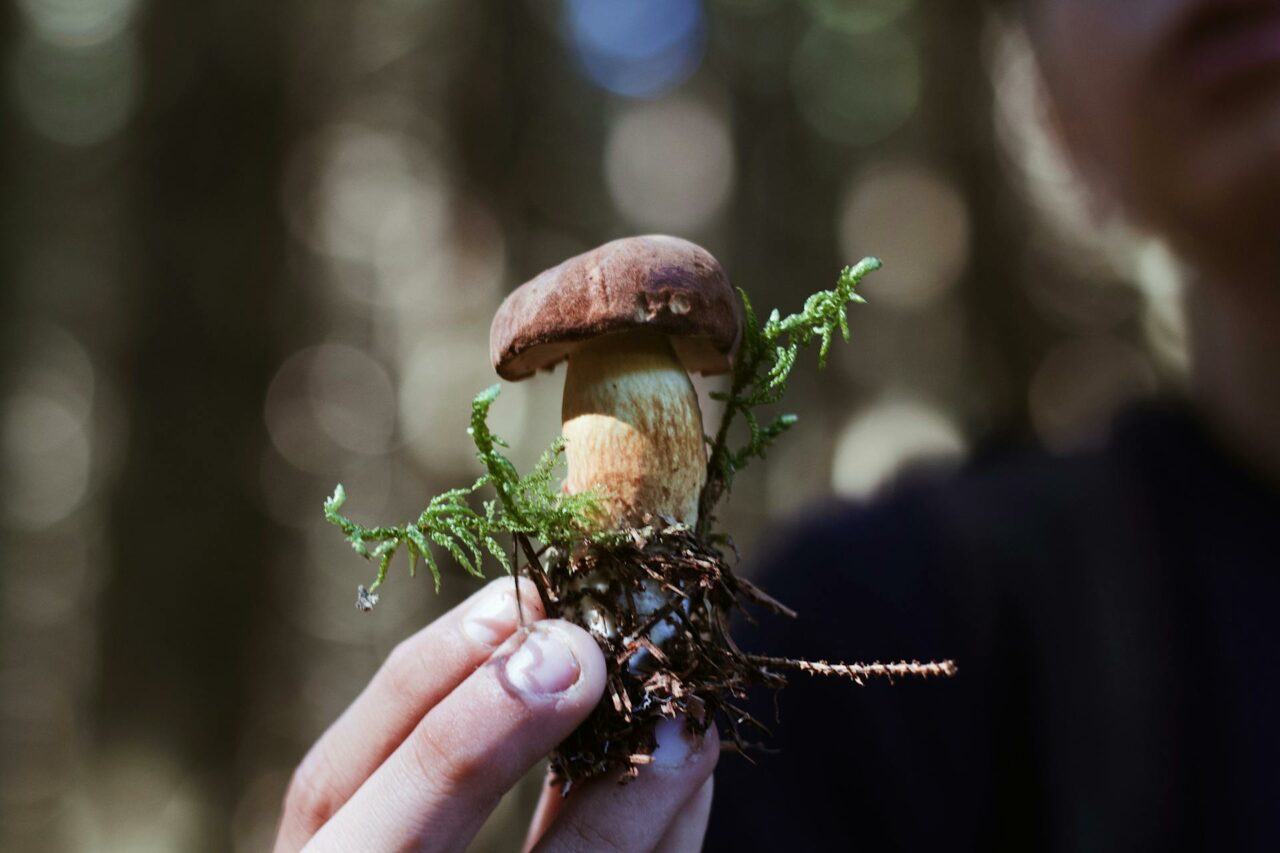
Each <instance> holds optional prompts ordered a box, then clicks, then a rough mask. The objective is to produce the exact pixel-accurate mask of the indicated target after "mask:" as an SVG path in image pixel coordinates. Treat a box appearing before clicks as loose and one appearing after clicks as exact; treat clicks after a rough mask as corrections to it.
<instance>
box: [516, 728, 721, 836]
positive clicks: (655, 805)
mask: <svg viewBox="0 0 1280 853" xmlns="http://www.w3.org/2000/svg"><path fill="white" fill-rule="evenodd" d="M684 728H685V724H684V721H683V720H666V719H664V720H660V721H659V722H658V726H657V729H656V730H655V732H654V734H655V736H656V737H657V740H658V748H657V750H655V751H654V754H653V762H652V763H651V764H648V765H645V766H644V767H641V768H640V774H639V775H638V776H637V777H636V778H635V779H633V780H631V781H630V782H628V783H627V784H625V785H619V784H618V783H616V782H614V781H612V780H609V779H598V780H596V781H594V782H592V783H591V784H589V785H587V786H586V787H584V788H582V789H579V790H578V791H575V792H574V794H573V796H571V797H569V798H568V799H567V800H565V801H564V803H563V805H561V807H560V814H559V815H558V816H557V817H556V819H555V821H554V822H553V823H552V824H551V826H550V827H549V828H548V829H547V832H546V834H545V835H544V836H543V837H542V838H541V839H540V840H539V841H538V844H537V845H536V846H535V847H534V850H535V851H537V853H552V851H554V853H576V851H592V850H601V849H607V850H610V851H618V853H629V851H649V850H652V849H653V848H654V847H656V846H657V844H658V842H659V841H661V840H662V839H663V836H664V835H665V833H666V832H667V830H668V829H669V828H670V827H671V826H672V824H673V821H675V820H676V817H677V815H679V814H680V811H681V809H682V808H683V807H684V805H685V803H687V802H688V801H689V800H690V799H691V798H692V797H693V796H694V794H695V793H697V792H698V789H699V788H701V787H702V785H703V783H705V782H706V781H707V779H709V778H710V777H711V773H712V771H713V770H714V769H715V766H716V759H717V758H719V755H720V740H719V738H718V737H717V736H716V731H715V729H714V728H712V729H710V730H708V732H707V734H706V735H704V736H703V737H702V738H701V741H702V742H701V743H700V744H697V743H694V742H693V739H692V738H690V737H689V736H688V735H686V733H685V731H684Z"/></svg>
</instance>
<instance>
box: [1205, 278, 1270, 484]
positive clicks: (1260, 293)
mask: <svg viewBox="0 0 1280 853" xmlns="http://www.w3.org/2000/svg"><path fill="white" fill-rule="evenodd" d="M1233 284H1234V283H1233V282H1229V281H1226V280H1214V279H1212V278H1207V279H1206V280H1202V281H1200V282H1198V283H1197V284H1196V286H1194V287H1192V288H1191V289H1190V294H1189V297H1188V304H1187V308H1188V314H1189V321H1190V328H1191V345H1192V364H1193V370H1192V384H1191V388H1192V397H1193V400H1194V402H1195V404H1196V406H1197V407H1198V409H1199V411H1200V413H1201V415H1202V416H1203V417H1204V419H1205V422H1206V423H1207V425H1208V427H1209V429H1210V430H1212V431H1213V432H1214V433H1215V434H1216V435H1217V436H1218V438H1219V439H1220V440H1221V441H1223V442H1224V443H1225V444H1226V446H1227V447H1228V448H1229V450H1230V451H1231V452H1233V453H1234V454H1236V455H1237V456H1239V457H1240V458H1241V459H1243V460H1244V461H1245V462H1246V463H1249V464H1250V465H1252V466H1253V467H1254V468H1255V469H1256V470H1257V471H1258V472H1259V473H1260V474H1262V476H1264V477H1265V478H1266V479H1268V480H1269V481H1271V482H1272V483H1277V484H1280V280H1278V281H1275V282H1266V283H1262V284H1259V283H1253V284H1251V285H1247V286H1233Z"/></svg>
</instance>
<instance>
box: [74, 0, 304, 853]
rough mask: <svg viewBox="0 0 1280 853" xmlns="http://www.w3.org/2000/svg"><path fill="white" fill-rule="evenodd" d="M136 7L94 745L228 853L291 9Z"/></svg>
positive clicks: (259, 598)
mask: <svg viewBox="0 0 1280 853" xmlns="http://www.w3.org/2000/svg"><path fill="white" fill-rule="evenodd" d="M144 8H145V9H146V10H147V11H146V13H145V14H146V19H145V20H143V21H141V22H139V23H140V26H141V34H142V54H143V64H144V68H145V69H146V70H147V72H148V73H146V87H145V91H146V102H145V103H144V104H143V105H142V109H141V113H140V115H139V117H138V119H137V121H136V124H135V127H134V130H133V132H132V139H131V150H132V160H133V163H132V167H133V179H134V186H133V201H134V205H135V209H134V215H135V216H136V222H135V223H134V226H133V228H132V233H133V235H135V239H136V243H135V244H134V245H132V246H131V247H130V252H131V256H130V257H131V263H130V265H129V267H130V268H129V270H128V274H127V279H126V282H127V283H126V286H125V288H124V298H126V299H128V300H129V301H130V303H131V305H130V307H129V310H128V312H127V316H128V317H129V318H130V320H131V322H132V323H133V327H132V329H131V330H130V335H129V342H128V344H127V345H126V347H125V350H124V352H123V354H122V359H121V363H120V364H119V365H118V369H119V371H120V372H121V374H122V375H123V376H124V377H126V378H125V381H124V382H122V387H123V388H124V389H125V391H126V394H127V397H126V399H125V401H124V405H125V407H126V412H127V418H128V424H129V429H130V433H129V438H128V452H127V458H126V460H125V463H124V467H123V470H122V472H121V476H120V477H119V479H118V481H117V483H116V485H115V488H114V492H113V493H112V494H111V495H109V501H110V507H111V509H110V513H111V515H110V522H111V541H112V550H111V554H110V564H111V571H110V576H109V584H108V586H107V588H106V590H105V592H104V597H103V602H102V603H103V608H102V638H101V649H100V653H101V661H102V676H101V683H100V687H99V703H100V706H99V708H98V715H97V716H98V720H99V726H100V728H99V729H98V731H97V732H96V737H97V741H98V744H99V746H104V745H105V746H109V747H111V748H112V749H113V750H116V749H124V750H130V749H141V750H143V751H145V752H147V753H151V754H157V755H161V756H163V757H164V758H165V759H166V760H168V761H173V762H176V763H177V765H178V768H179V770H180V772H181V773H182V779H183V782H184V783H185V784H194V785H195V786H196V791H197V793H198V794H199V797H200V799H202V800H204V803H205V804H207V805H209V806H212V808H213V813H212V814H210V815H209V819H208V820H207V823H209V824H210V825H209V826H206V827H203V829H204V830H205V831H204V832H203V833H202V837H203V844H204V846H203V847H202V848H201V849H208V850H226V849H230V847H231V841H230V835H229V831H228V828H227V826H226V825H225V824H226V821H225V816H226V815H229V814H230V812H231V808H232V806H233V805H234V794H235V787H236V780H235V777H234V762H235V761H236V754H235V751H234V748H233V747H234V745H235V744H237V743H238V742H240V735H241V734H242V727H243V726H244V724H245V721H244V720H242V719H241V715H242V714H243V712H244V709H245V708H246V707H247V706H248V704H249V703H248V702H247V701H246V693H247V691H248V689H249V685H248V684H246V678H245V663H246V658H247V657H248V656H249V655H251V654H252V653H253V649H252V647H251V637H252V636H253V634H254V626H255V624H256V623H257V622H258V620H261V619H262V618H264V616H265V615H266V614H265V612H264V601H265V600H266V596H265V595H264V594H261V593H260V590H261V589H262V588H263V587H264V585H265V579H266V576H267V570H268V560H269V559H270V556H271V555H270V551H271V549H270V548H269V547H268V546H269V543H270V542H271V540H272V537H273V536H274V535H275V534H276V531H274V530H273V529H272V527H271V526H270V524H269V522H267V521H266V520H265V519H264V518H263V517H262V513H261V512H260V511H259V508H258V502H257V499H256V496H255V491H256V489H257V483H258V478H257V469H258V465H259V462H260V459H261V455H262V451H263V446H264V442H265V439H264V430H263V426H262V424H263V419H262V403H263V395H264V389H265V387H266V384H267V383H268V381H269V380H270V377H271V371H272V369H273V366H274V365H275V364H276V363H277V362H278V360H279V356H280V353H279V352H278V351H277V349H278V348H277V346H276V345H275V343H274V340H275V338H276V336H277V333H278V331H279V330H278V328H277V323H276V321H275V317H276V315H277V312H278V310H279V307H280V306H283V305H285V304H286V302H287V301H289V300H286V298H285V297H286V296H289V295H291V294H289V293H288V290H287V284H286V273H285V269H284V248H285V245H284V244H285V234H284V227H283V224H282V221H281V215H280V205H279V201H278V192H279V183H280V180H279V177H280V170H281V167H282V160H283V157H284V155H285V153H286V150H287V141H288V139H287V136H288V134H287V129H286V127H285V116H286V115H287V111H286V109H285V106H286V105H285V103H284V91H285V87H284V80H283V73H282V66H283V63H284V60H285V55H284V44H283V42H284V39H283V34H284V27H285V23H286V21H285V13H286V10H287V4H275V3H258V2H252V0H223V2H220V3H216V4H188V3H155V4H149V5H148V6H145V7H144ZM107 760H108V761H109V760H111V755H110V754H108V756H107Z"/></svg>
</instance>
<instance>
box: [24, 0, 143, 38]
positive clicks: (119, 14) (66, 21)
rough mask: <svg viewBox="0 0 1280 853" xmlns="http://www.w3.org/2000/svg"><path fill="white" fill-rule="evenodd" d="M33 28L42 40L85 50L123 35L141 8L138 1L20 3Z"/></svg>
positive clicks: (45, 0) (29, 0) (39, 0)
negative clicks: (86, 47)
mask: <svg viewBox="0 0 1280 853" xmlns="http://www.w3.org/2000/svg"><path fill="white" fill-rule="evenodd" d="M17 6H18V8H19V9H20V10H21V11H22V13H23V15H24V16H25V17H26V19H27V21H28V23H29V24H30V25H31V28H32V29H33V30H35V31H36V32H37V33H39V34H40V36H42V37H43V38H45V39H46V40H48V41H51V42H54V43H56V44H60V45H64V46H69V47H84V46H87V45H92V44H97V43H100V42H104V41H109V40H110V39H113V38H115V37H116V36H118V35H120V34H121V33H122V32H123V31H124V29H125V28H126V27H128V26H129V23H130V21H131V20H132V19H133V16H134V14H135V12H136V11H137V8H138V0H17Z"/></svg>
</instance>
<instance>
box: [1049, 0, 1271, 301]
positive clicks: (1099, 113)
mask: <svg viewBox="0 0 1280 853" xmlns="http://www.w3.org/2000/svg"><path fill="white" fill-rule="evenodd" d="M1029 3H1030V10H1029V11H1030V13H1031V14H1030V17H1031V24H1030V29H1031V32H1032V38H1033V41H1034V42H1035V43H1036V45H1037V48H1038V51H1039V54H1040V59H1041V63H1042V65H1043V67H1044V72H1045V76H1046V79H1047V81H1048V84H1049V88H1050V90H1051V92H1052V94H1053V98H1054V102H1055V107H1056V111H1057V114H1058V118H1059V120H1060V123H1061V125H1062V131H1063V134H1064V136H1065V138H1066V141H1067V144H1068V147H1069V148H1070V149H1071V150H1072V153H1073V154H1074V156H1075V158H1076V160H1077V161H1078V163H1079V164H1080V166H1081V168H1082V169H1083V170H1084V171H1085V173H1086V174H1087V175H1088V177H1089V178H1090V179H1091V181H1092V183H1093V184H1094V186H1095V187H1097V188H1098V189H1100V190H1101V191H1102V192H1110V193H1114V195H1115V196H1116V199H1117V200H1118V201H1119V202H1120V203H1121V204H1122V205H1123V206H1124V207H1125V208H1126V210H1127V211H1128V212H1129V213H1130V215H1132V216H1134V217H1135V218H1137V219H1138V220H1140V221H1141V222H1142V223H1143V224H1145V225H1148V226H1151V227H1153V228H1155V229H1156V230H1159V231H1161V232H1163V233H1165V234H1166V235H1167V236H1168V237H1170V239H1171V240H1172V241H1173V242H1174V243H1175V244H1176V245H1177V246H1178V247H1179V248H1180V249H1181V251H1182V252H1183V253H1184V254H1185V255H1186V256H1187V257H1188V259H1189V260H1191V261H1192V262H1193V263H1195V264H1198V265H1199V266H1201V267H1202V268H1204V269H1205V271H1206V272H1209V273H1211V274H1216V277H1219V278H1230V279H1233V280H1235V281H1252V282H1255V283H1256V282H1265V284H1263V285H1261V286H1262V287H1264V288H1266V289H1267V290H1268V291H1269V293H1270V295H1273V296H1274V295H1278V294H1280V0H1029ZM1254 289H1255V292H1256V287H1255V288H1254Z"/></svg>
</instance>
